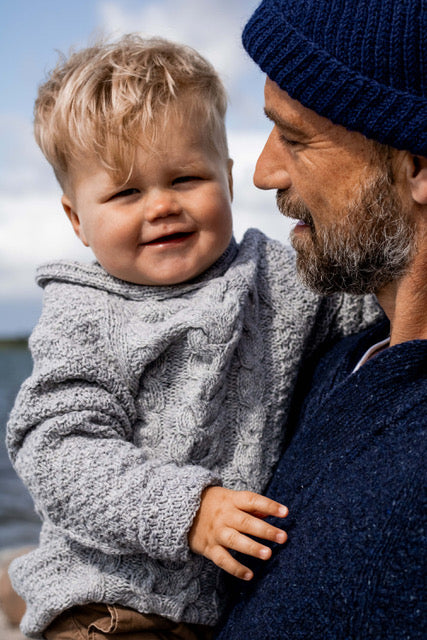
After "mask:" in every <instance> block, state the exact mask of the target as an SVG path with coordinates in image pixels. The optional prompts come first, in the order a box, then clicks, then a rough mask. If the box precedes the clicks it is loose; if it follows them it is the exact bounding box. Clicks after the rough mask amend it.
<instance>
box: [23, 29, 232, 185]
mask: <svg viewBox="0 0 427 640" xmlns="http://www.w3.org/2000/svg"><path fill="white" fill-rule="evenodd" d="M226 108H227V96H226V93H225V89H224V86H223V84H222V82H221V80H220V78H219V76H218V74H217V73H216V71H215V69H214V68H213V67H212V65H211V64H210V63H209V62H208V61H207V60H205V59H204V58H203V57H202V56H201V55H200V54H199V53H198V52H197V51H195V50H194V49H192V48H191V47H188V46H185V45H180V44H176V43H173V42H169V41H167V40H164V39H162V38H141V37H139V36H137V35H126V36H123V37H122V38H120V40H118V41H116V42H110V43H105V42H101V43H98V44H95V45H94V46H92V47H88V48H86V49H83V50H81V51H78V52H75V53H72V54H71V55H70V56H69V58H68V59H66V58H62V59H61V60H60V61H59V63H58V64H57V66H56V67H55V68H54V69H53V70H52V71H51V73H50V74H49V76H48V79H47V81H46V82H45V83H44V84H42V85H41V86H40V88H39V92H38V97H37V100H36V102H35V107H34V133H35V138H36V141H37V143H38V145H39V146H40V148H41V150H42V151H43V153H44V155H45V157H46V158H47V160H48V161H49V163H50V164H51V165H52V167H53V170H54V172H55V175H56V177H57V179H58V181H59V183H60V184H61V186H62V187H63V188H64V186H65V185H66V184H67V177H68V173H69V170H70V167H71V166H72V163H73V161H78V159H79V158H80V157H82V156H84V155H87V154H90V155H94V154H95V156H96V157H97V158H98V159H99V160H100V162H101V163H102V164H103V166H104V167H106V168H107V169H108V170H109V171H111V172H114V173H117V175H118V176H119V177H121V178H126V177H127V175H129V174H130V173H131V171H132V167H133V162H134V158H135V152H136V148H137V145H138V144H140V143H141V137H143V143H144V145H145V144H146V145H147V146H149V147H153V146H155V140H156V135H157V133H158V132H159V130H160V129H161V127H162V126H164V125H165V123H166V121H167V117H168V114H169V113H170V112H171V111H173V112H174V113H176V114H177V115H178V116H180V117H181V118H182V119H183V121H184V119H185V121H186V122H187V121H189V122H191V121H192V120H193V119H194V121H195V126H199V127H202V129H203V132H204V135H205V136H206V138H207V140H208V142H209V143H210V144H211V145H212V147H213V148H214V149H215V150H217V151H218V153H220V154H221V155H223V156H224V158H227V157H228V149H227V138H226V133H225V123H224V119H225V112H226Z"/></svg>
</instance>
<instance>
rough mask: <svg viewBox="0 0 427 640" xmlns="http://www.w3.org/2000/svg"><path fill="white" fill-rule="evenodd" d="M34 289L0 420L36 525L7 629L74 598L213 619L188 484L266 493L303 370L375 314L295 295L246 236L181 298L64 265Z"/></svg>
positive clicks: (215, 585) (195, 489)
mask: <svg viewBox="0 0 427 640" xmlns="http://www.w3.org/2000/svg"><path fill="white" fill-rule="evenodd" d="M38 281H39V283H40V284H41V285H42V286H43V287H44V288H45V295H44V307H43V313H42V317H41V319H40V322H39V324H38V326H37V327H36V329H35V331H34V333H33V335H32V337H31V340H30V346H31V351H32V355H33V358H34V371H33V374H32V376H31V377H30V378H29V379H28V380H27V381H26V382H25V383H24V385H23V387H22V389H21V391H20V394H19V396H18V398H17V401H16V405H15V407H14V409H13V412H12V414H11V418H10V421H9V425H8V447H9V451H10V455H11V458H12V461H13V463H14V465H15V467H16V469H17V471H18V473H19V474H20V475H21V477H22V478H23V480H24V482H25V483H26V484H27V486H28V488H29V490H30V492H31V493H32V495H33V497H34V501H35V505H36V508H37V511H38V512H39V513H40V515H41V517H42V520H43V528H42V533H41V540H40V546H39V548H38V549H36V550H35V551H33V552H32V553H30V554H29V555H26V556H25V557H23V558H20V559H18V560H17V561H16V562H15V563H14V565H13V567H12V570H11V575H12V579H13V583H14V586H15V588H16V589H17V591H18V592H19V593H20V594H21V595H23V597H24V598H25V600H26V601H27V612H26V614H25V617H24V620H23V623H22V629H23V631H24V632H25V634H27V635H28V636H30V637H34V638H38V637H41V636H40V634H41V632H42V630H43V628H44V627H46V626H47V625H48V624H49V622H50V621H51V620H52V619H53V618H54V617H55V616H57V615H58V614H59V613H60V612H61V611H62V610H64V609H66V608H68V607H70V606H72V605H75V604H79V603H85V602H107V603H118V604H121V605H124V606H129V607H132V608H134V609H136V610H137V611H140V612H141V613H157V614H159V615H164V616H167V617H169V618H171V619H174V620H181V621H185V622H194V623H201V624H214V623H215V622H216V620H217V618H218V615H219V613H220V611H221V602H222V596H221V589H220V582H219V574H220V572H219V570H218V569H217V568H216V567H215V566H214V565H213V564H212V563H210V562H209V561H207V560H205V559H204V558H202V557H201V556H196V555H195V554H192V553H191V552H190V550H189V547H188V543H187V536H188V531H189V529H190V526H191V524H192V521H193V519H194V516H195V514H196V512H197V509H198V507H199V502H200V495H201V493H202V491H203V489H204V488H205V487H206V486H208V485H212V484H221V483H222V484H224V485H225V486H227V487H230V488H233V489H250V490H254V491H261V490H262V489H263V488H264V487H265V486H266V483H267V482H268V480H269V478H270V475H271V469H272V467H273V465H274V464H275V462H276V461H277V459H278V456H279V451H280V447H281V443H282V441H283V435H284V434H283V423H284V420H285V418H286V415H287V412H288V410H289V406H290V401H291V398H292V393H293V389H294V386H295V382H296V378H297V372H298V368H299V367H300V365H301V363H302V362H303V359H304V357H305V356H307V355H308V354H309V353H311V352H312V351H313V350H314V349H315V348H316V347H317V346H318V345H319V344H320V343H322V342H325V341H331V340H333V339H336V338H337V337H338V336H340V335H341V334H342V333H348V332H351V331H354V330H356V329H357V328H358V327H359V326H363V325H364V324H366V322H369V321H370V320H372V319H373V318H374V317H377V316H378V307H377V305H376V304H375V303H373V301H372V299H371V298H369V297H368V298H361V297H351V296H332V297H330V298H327V299H322V298H320V297H319V296H317V295H315V294H313V293H310V292H308V291H306V290H305V289H304V288H303V287H302V286H301V285H300V284H299V283H298V281H297V279H296V277H295V265H294V256H293V252H292V250H291V249H290V248H286V247H284V246H282V245H280V244H279V243H277V242H274V241H269V240H267V239H266V238H265V237H264V236H263V235H262V234H261V233H259V232H256V231H251V232H248V233H247V234H246V235H245V238H244V239H243V241H242V243H241V245H240V246H238V245H237V244H236V243H235V242H234V241H233V242H232V243H231V244H230V246H229V248H228V249H227V251H226V252H225V254H224V255H223V256H222V257H221V258H220V260H219V261H218V262H217V263H216V264H215V265H213V266H212V267H211V268H210V269H209V270H208V271H207V272H206V273H205V274H204V275H203V276H201V277H200V278H198V279H197V280H195V281H193V282H190V283H184V284H182V285H173V286H168V287H145V286H139V285H135V284H130V283H127V282H123V281H120V280H117V279H116V278H113V277H112V276H110V275H108V274H107V273H106V272H105V271H104V270H103V269H102V267H101V266H100V265H98V264H94V265H82V264H78V263H66V262H62V263H57V264H52V265H48V266H46V267H44V268H42V269H41V270H39V273H38Z"/></svg>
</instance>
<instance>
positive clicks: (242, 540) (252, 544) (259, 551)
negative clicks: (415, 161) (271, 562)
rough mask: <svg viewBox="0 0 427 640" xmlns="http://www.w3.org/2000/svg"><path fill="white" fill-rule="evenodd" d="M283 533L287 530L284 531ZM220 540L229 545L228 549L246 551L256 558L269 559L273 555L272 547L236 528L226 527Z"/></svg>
mask: <svg viewBox="0 0 427 640" xmlns="http://www.w3.org/2000/svg"><path fill="white" fill-rule="evenodd" d="M281 533H285V532H284V531H282V532H281ZM220 542H221V544H223V545H224V546H225V547H227V549H233V551H238V552H239V553H244V554H246V555H247V556H253V557H254V558H260V559H261V560H268V558H270V556H271V549H270V548H269V547H265V546H264V545H262V544H260V543H259V542H256V541H255V540H252V538H248V537H247V536H245V535H243V534H242V533H240V532H239V531H236V530H235V529H231V528H227V529H224V531H223V532H222V535H221V540H220Z"/></svg>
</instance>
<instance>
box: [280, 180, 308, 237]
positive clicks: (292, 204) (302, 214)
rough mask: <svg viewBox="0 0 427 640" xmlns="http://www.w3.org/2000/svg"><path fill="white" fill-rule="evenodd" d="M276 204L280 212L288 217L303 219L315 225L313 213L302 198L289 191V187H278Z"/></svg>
mask: <svg viewBox="0 0 427 640" xmlns="http://www.w3.org/2000/svg"><path fill="white" fill-rule="evenodd" d="M276 204H277V208H278V209H279V211H280V213H281V214H282V215H284V216H286V217H287V218H295V220H301V221H302V222H304V223H305V224H308V225H309V226H310V227H312V228H313V227H314V224H313V218H312V215H311V213H310V211H309V209H307V207H306V206H305V204H304V203H303V202H301V200H298V199H297V198H296V197H295V196H293V195H292V194H291V193H289V190H287V189H278V190H277V193H276Z"/></svg>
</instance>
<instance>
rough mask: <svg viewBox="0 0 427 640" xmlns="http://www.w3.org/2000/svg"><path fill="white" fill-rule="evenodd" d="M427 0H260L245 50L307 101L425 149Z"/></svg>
mask: <svg viewBox="0 0 427 640" xmlns="http://www.w3.org/2000/svg"><path fill="white" fill-rule="evenodd" d="M426 34H427V0H264V1H263V2H261V4H260V6H259V7H258V9H256V11H255V13H254V14H253V16H252V17H251V18H250V20H249V22H248V24H247V25H246V27H245V30H244V32H243V44H244V47H245V49H246V51H247V52H248V53H249V55H250V56H251V57H252V58H253V60H254V61H255V62H256V63H257V64H258V65H259V66H260V67H261V69H262V70H263V71H264V72H265V73H266V74H267V75H268V76H269V77H270V78H271V80H274V81H275V82H276V83H277V84H278V85H279V87H280V88H281V89H284V90H285V91H286V92H287V93H288V94H289V95H290V96H291V97H292V98H294V99H295V100H298V101H299V102H301V104H303V105H304V106H305V107H308V108H309V109H312V110H313V111H315V112H316V113H318V114H320V115H322V116H325V117H326V118H329V119H330V120H332V122H335V123H336V124H341V125H343V126H345V127H347V128H348V129H350V130H352V131H359V132H360V133H363V134H364V135H365V136H367V137H368V138H372V139H374V140H377V141H378V142H382V143H383V144H389V145H390V146H392V147H395V148H396V149H406V150H408V151H411V152H412V153H413V154H419V155H422V156H427V95H426V93H427V91H426V90H427V35H426Z"/></svg>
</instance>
